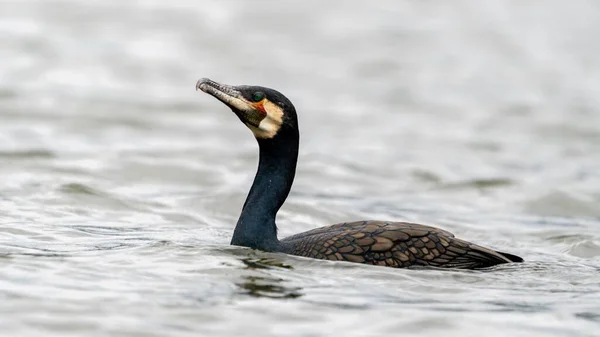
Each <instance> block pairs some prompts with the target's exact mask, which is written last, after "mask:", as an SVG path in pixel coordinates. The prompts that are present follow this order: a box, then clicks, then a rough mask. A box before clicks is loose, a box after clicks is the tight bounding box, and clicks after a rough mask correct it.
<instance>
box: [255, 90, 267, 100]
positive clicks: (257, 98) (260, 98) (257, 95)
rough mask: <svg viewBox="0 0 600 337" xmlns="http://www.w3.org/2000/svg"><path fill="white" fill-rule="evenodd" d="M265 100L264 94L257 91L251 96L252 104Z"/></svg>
mask: <svg viewBox="0 0 600 337" xmlns="http://www.w3.org/2000/svg"><path fill="white" fill-rule="evenodd" d="M264 98H265V93H264V92H261V91H257V92H255V93H253V94H252V100H253V101H254V102H260V101H262V100H263V99H264Z"/></svg>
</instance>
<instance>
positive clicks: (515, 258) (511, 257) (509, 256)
mask: <svg viewBox="0 0 600 337" xmlns="http://www.w3.org/2000/svg"><path fill="white" fill-rule="evenodd" d="M496 253H498V254H500V255H502V256H504V257H505V258H507V259H509V260H510V261H511V262H523V258H522V257H520V256H516V255H513V254H509V253H504V252H499V251H496Z"/></svg>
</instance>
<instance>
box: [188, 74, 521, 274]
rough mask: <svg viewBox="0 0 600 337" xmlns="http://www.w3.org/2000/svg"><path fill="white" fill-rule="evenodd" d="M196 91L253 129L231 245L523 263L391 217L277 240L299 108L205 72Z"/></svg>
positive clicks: (367, 257) (272, 93) (381, 261)
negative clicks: (254, 146) (251, 159)
mask: <svg viewBox="0 0 600 337" xmlns="http://www.w3.org/2000/svg"><path fill="white" fill-rule="evenodd" d="M196 90H201V91H203V92H205V93H208V94H210V95H212V96H214V97H215V98H217V99H218V100H219V101H221V102H223V103H224V104H225V105H227V106H228V107H229V108H230V109H231V110H232V111H233V112H234V113H235V114H236V115H237V117H238V118H239V119H240V120H241V121H242V123H244V124H245V125H246V126H247V127H248V128H249V129H250V131H252V133H253V134H254V137H255V138H256V140H257V142H258V146H259V162H258V171H257V173H256V176H255V177H254V182H253V183H252V187H251V188H250V192H249V193H248V196H247V198H246V201H245V202H244V206H243V207H242V211H241V214H240V217H239V219H238V221H237V225H236V226H235V230H234V232H233V237H232V239H231V244H232V245H236V246H244V247H250V248H254V249H259V250H263V251H268V252H281V253H286V254H291V255H297V256H304V257H310V258H317V259H326V260H336V261H350V262H358V263H366V264H373V265H380V266H388V267H397V268H401V267H410V266H432V267H443V268H460V269H478V268H485V267H490V266H494V265H497V264H502V263H510V262H522V261H523V259H522V258H520V257H518V256H516V255H512V254H508V253H502V252H498V251H495V250H492V249H490V248H486V247H483V246H479V245H476V244H473V243H470V242H467V241H464V240H461V239H458V238H456V237H454V235H453V234H452V233H450V232H447V231H445V230H443V229H439V228H436V227H431V226H426V225H421V224H416V223H408V222H393V221H372V220H365V221H355V222H345V223H338V224H335V225H330V226H325V227H320V228H316V229H313V230H309V231H307V232H304V233H300V234H296V235H292V236H290V237H287V238H284V239H281V240H279V239H278V238H277V225H276V224H275V217H276V215H277V212H278V211H279V208H280V207H281V205H283V203H284V202H285V199H286V198H287V196H288V194H289V192H290V189H291V187H292V183H293V181H294V176H295V174H296V163H297V160H298V146H299V129H298V119H297V115H296V109H295V108H294V105H293V104H292V102H290V100H289V99H287V98H286V97H285V96H284V95H283V94H281V93H280V92H279V91H277V90H274V89H270V88H266V87H261V86H247V85H241V86H231V85H225V84H220V83H217V82H215V81H212V80H210V79H207V78H203V79H201V80H199V81H198V82H197V83H196Z"/></svg>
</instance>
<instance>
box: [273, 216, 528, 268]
mask: <svg viewBox="0 0 600 337" xmlns="http://www.w3.org/2000/svg"><path fill="white" fill-rule="evenodd" d="M279 250H280V251H281V252H284V253H288V254H292V255H298V256H306V257H312V258H318V259H325V260H337V261H349V262H359V263H366V264H374V265H382V266H388V267H397V268H401V267H409V266H415V265H420V266H433V267H445V268H464V269H474V268H485V267H490V266H493V265H496V264H501V263H509V262H522V261H523V260H522V259H521V258H520V257H518V256H514V255H510V254H505V253H500V252H497V251H494V250H492V249H489V248H485V247H482V246H479V245H476V244H473V243H470V242H467V241H464V240H461V239H457V238H455V237H454V235H453V234H452V233H450V232H447V231H445V230H442V229H439V228H435V227H430V226H425V225H420V224H413V223H407V222H384V221H357V222H347V223H339V224H335V225H331V226H325V227H321V228H316V229H313V230H310V231H307V232H304V233H300V234H296V235H293V236H290V237H287V238H285V239H283V240H281V241H280V245H279Z"/></svg>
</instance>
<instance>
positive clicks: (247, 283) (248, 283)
mask: <svg viewBox="0 0 600 337" xmlns="http://www.w3.org/2000/svg"><path fill="white" fill-rule="evenodd" d="M242 262H243V263H244V264H245V265H246V267H245V268H244V269H247V270H261V269H273V268H285V269H292V267H291V266H289V265H286V264H283V263H281V262H278V261H274V260H271V259H243V260H242ZM284 282H285V280H284V279H281V278H277V277H263V276H244V277H242V280H241V282H238V283H236V285H237V286H238V287H240V289H241V290H242V292H243V293H244V294H247V295H249V296H252V297H267V298H280V299H290V298H298V297H301V296H302V295H303V294H302V293H301V292H300V290H301V288H299V287H286V286H283V283H284Z"/></svg>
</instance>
